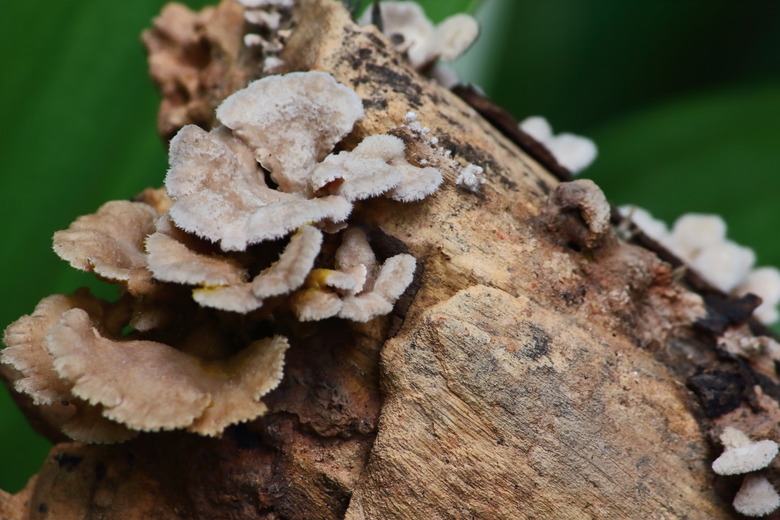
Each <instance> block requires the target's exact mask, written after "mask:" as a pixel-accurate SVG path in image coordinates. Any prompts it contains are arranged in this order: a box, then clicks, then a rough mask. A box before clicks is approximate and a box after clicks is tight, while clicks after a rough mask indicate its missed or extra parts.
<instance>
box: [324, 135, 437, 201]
mask: <svg viewBox="0 0 780 520" xmlns="http://www.w3.org/2000/svg"><path fill="white" fill-rule="evenodd" d="M405 148H406V147H405V146H404V143H403V141H401V139H399V138H398V137H395V136H392V135H372V136H369V137H366V138H365V139H363V141H361V142H360V144H359V145H357V146H356V147H355V148H354V149H353V150H352V151H350V152H346V151H345V152H341V153H338V154H331V155H328V156H327V157H326V158H325V159H324V160H323V161H322V162H321V163H320V164H318V165H317V166H316V167H315V168H314V170H313V171H312V173H311V177H310V179H309V182H310V185H311V189H312V190H314V191H315V192H321V193H329V194H333V195H339V196H341V197H344V198H345V199H347V200H349V201H354V200H361V199H367V198H369V197H375V196H378V195H382V194H387V196H388V197H390V198H391V199H394V200H398V201H401V202H412V201H415V200H421V199H424V198H425V197H427V196H428V195H431V194H432V193H433V192H435V191H436V189H437V188H438V187H439V185H440V184H441V182H442V176H441V173H440V172H439V170H437V169H436V168H431V167H430V166H429V167H426V168H418V167H416V166H414V165H412V164H410V163H409V162H408V161H407V160H406V157H405Z"/></svg>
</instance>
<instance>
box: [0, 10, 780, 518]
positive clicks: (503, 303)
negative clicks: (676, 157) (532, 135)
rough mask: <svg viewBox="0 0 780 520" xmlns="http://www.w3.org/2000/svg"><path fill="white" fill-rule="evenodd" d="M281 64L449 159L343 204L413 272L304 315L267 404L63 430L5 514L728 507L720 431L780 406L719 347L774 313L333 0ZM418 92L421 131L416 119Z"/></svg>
mask: <svg viewBox="0 0 780 520" xmlns="http://www.w3.org/2000/svg"><path fill="white" fill-rule="evenodd" d="M242 30H243V28H242V27H241V26H238V25H237V26H236V27H235V31H236V34H238V35H240V34H241V31H242ZM282 59H283V61H284V63H285V68H286V70H290V71H291V70H322V71H326V72H328V73H330V74H332V75H333V76H334V77H335V79H336V80H337V81H338V82H340V83H342V84H344V85H347V86H349V87H351V88H352V89H354V90H355V91H356V92H357V93H358V95H359V96H360V97H361V98H362V100H363V104H364V108H365V111H366V117H365V118H364V119H363V120H361V121H360V122H359V123H358V124H357V125H356V128H355V130H354V131H353V133H352V134H350V136H349V137H348V139H347V141H346V142H345V143H344V147H345V148H347V149H349V148H351V147H352V146H353V145H354V144H356V143H357V142H359V141H360V140H361V139H362V138H364V137H366V136H368V135H373V134H379V133H391V134H394V135H397V136H399V137H401V138H402V139H403V140H404V142H405V144H406V147H407V159H408V160H409V161H411V162H414V163H417V164H421V163H422V164H425V163H426V162H427V164H429V165H431V166H434V167H436V168H438V169H439V170H440V171H442V172H443V174H444V177H445V183H444V185H443V187H442V188H441V189H440V191H439V192H438V193H437V194H435V195H434V196H432V197H430V198H429V199H426V200H423V201H420V202H415V203H409V204H399V203H396V202H393V201H390V200H385V199H377V200H370V201H367V202H365V203H363V204H361V205H359V206H358V207H357V208H356V211H355V213H354V214H353V216H352V217H351V219H352V220H353V221H357V222H361V223H362V225H364V226H365V228H366V229H368V230H370V233H371V237H372V244H374V245H375V247H377V248H378V249H379V250H380V256H382V255H384V256H386V257H389V256H391V255H393V254H396V253H397V252H399V251H408V252H410V253H411V254H412V255H414V257H415V258H416V259H417V261H418V265H419V269H418V273H417V276H416V279H415V282H414V284H413V289H412V290H410V291H407V294H406V295H405V298H404V300H403V301H401V302H399V304H398V305H397V306H396V309H395V311H394V313H393V314H392V315H390V316H388V317H385V318H380V319H376V320H374V321H372V322H369V323H368V324H362V325H360V324H354V323H350V322H346V321H342V320H329V321H326V322H323V323H320V324H316V325H306V326H305V327H304V326H297V327H296V328H292V329H291V330H290V335H291V338H290V342H291V348H290V350H289V352H288V357H287V364H286V367H285V378H284V380H283V382H282V384H281V386H280V387H279V388H277V389H276V390H275V391H274V392H273V393H272V394H270V395H269V397H268V398H267V399H265V401H266V402H267V403H268V405H269V408H270V410H271V411H270V412H269V413H268V414H267V415H265V416H264V417H261V418H260V419H258V420H255V421H253V422H251V423H248V424H243V425H238V426H235V427H231V428H229V429H228V430H227V431H226V432H225V434H224V435H223V437H222V438H220V439H210V438H202V437H198V436H195V435H191V434H185V433H181V432H168V433H148V434H142V435H141V436H140V437H139V438H137V439H134V440H131V441H129V442H126V443H123V444H120V445H112V446H93V445H84V444H80V443H75V442H60V443H59V444H57V445H56V446H55V447H54V449H53V450H52V452H51V454H50V456H49V458H48V460H47V461H46V463H45V464H44V466H43V468H42V469H41V472H40V473H39V475H38V476H37V477H35V478H33V480H31V481H30V483H29V485H28V486H27V488H26V489H25V490H23V491H22V492H21V493H19V494H18V495H16V496H10V495H7V494H4V495H2V496H0V518H2V519H28V518H30V519H32V518H58V519H76V518H92V517H95V518H104V519H126V520H132V519H142V518H156V519H168V518H171V519H173V518H198V519H200V518H203V519H206V518H236V519H238V518H241V519H306V518H322V519H349V520H362V519H382V520H390V519H399V520H400V519H409V518H414V517H419V518H426V519H464V518H479V519H521V518H528V519H531V518H534V519H560V518H615V519H618V518H620V519H623V518H664V519H678V518H690V519H699V518H700V519H720V518H732V517H734V516H735V513H733V511H732V509H731V506H730V501H731V499H732V497H733V495H734V493H735V491H736V488H737V487H738V486H739V480H738V479H734V478H725V477H717V476H716V475H714V473H712V471H711V469H710V463H711V461H712V459H713V457H714V455H716V452H715V451H714V450H713V447H714V445H713V444H712V441H713V435H714V432H715V431H717V428H719V427H722V426H724V425H726V424H739V425H741V427H742V428H743V429H744V430H746V431H757V429H758V428H759V426H760V425H764V426H761V427H762V428H763V430H761V432H762V435H763V436H764V438H774V439H775V440H780V439H778V438H777V437H778V434H777V421H774V423H773V424H770V425H769V426H766V421H764V422H762V421H761V419H762V418H764V419H766V418H767V417H771V414H770V411H769V408H770V407H771V406H774V407H775V408H776V407H777V402H776V401H775V398H774V397H773V396H776V395H777V392H776V389H777V388H778V386H777V377H776V374H775V373H774V367H773V366H772V367H769V368H766V367H765V369H762V368H761V366H759V367H756V366H755V363H753V365H751V364H750V363H748V362H746V361H745V360H743V359H741V358H739V357H736V356H729V355H725V354H724V353H723V351H721V350H718V348H717V342H716V338H717V337H718V335H719V334H720V333H722V332H723V330H725V329H726V328H727V327H734V326H736V325H738V324H740V323H746V324H747V325H746V326H752V327H753V330H754V331H757V332H765V331H762V330H761V329H760V328H759V327H758V326H757V325H756V324H755V323H752V322H750V321H749V319H748V316H749V311H750V309H749V305H748V306H747V307H748V308H747V310H745V311H744V312H742V313H741V314H740V312H737V311H735V309H737V310H739V309H742V307H740V305H739V302H733V301H731V300H729V299H728V298H726V297H724V296H723V295H719V294H717V293H716V292H713V291H708V289H707V288H706V287H702V286H701V284H700V283H699V284H698V288H699V289H700V290H699V293H697V292H694V291H692V290H691V289H690V285H691V284H690V283H689V284H686V283H685V282H684V281H680V280H679V277H677V276H675V272H674V267H675V266H674V265H673V264H671V263H669V262H667V261H664V260H662V259H661V258H659V254H660V255H661V256H665V255H668V253H666V252H663V251H660V253H657V252H655V251H651V250H649V249H647V248H646V247H642V246H641V245H637V244H635V243H629V242H627V241H625V240H623V239H621V238H618V236H617V234H616V233H615V231H614V229H612V228H610V229H607V230H603V231H598V230H596V229H595V224H594V223H593V222H592V221H591V220H590V217H589V216H588V215H587V208H586V206H587V205H588V204H591V200H590V198H589V197H590V195H587V196H583V195H577V194H572V193H570V192H567V188H562V186H566V183H561V181H560V180H559V179H558V178H556V176H554V175H552V174H551V173H550V170H555V171H558V172H560V171H561V169H560V167H559V166H558V165H557V164H555V163H554V160H553V159H551V158H550V157H549V156H545V155H544V153H542V156H541V157H540V156H538V155H537V158H541V160H542V161H543V162H544V163H546V164H543V163H541V162H539V161H538V160H537V159H534V158H533V157H532V156H531V155H529V146H528V142H526V143H525V145H526V146H525V148H526V149H525V150H524V149H523V148H521V145H523V144H524V143H523V142H521V141H522V137H521V138H517V139H513V136H514V137H517V136H516V135H514V134H513V133H512V129H511V128H510V127H506V128H503V130H504V132H502V131H501V130H502V129H501V128H500V125H497V126H494V125H492V124H491V123H490V122H488V121H487V120H486V119H484V118H483V117H482V116H481V115H480V114H479V113H478V111H477V110H476V109H475V108H474V107H472V106H470V105H469V104H468V103H466V102H464V100H463V99H461V98H460V97H458V96H456V95H455V94H453V93H452V92H450V91H448V90H446V89H444V88H442V87H441V86H439V85H438V84H436V83H434V82H432V81H431V80H428V79H426V78H425V77H423V76H421V75H419V74H418V73H416V72H415V71H413V70H412V69H411V68H410V67H409V66H408V65H407V64H406V63H405V61H404V60H403V57H402V56H401V55H399V54H398V53H396V52H395V51H394V50H393V49H392V47H391V44H390V43H389V42H388V41H387V40H386V39H385V38H384V37H383V36H382V35H381V34H380V33H378V32H377V31H376V29H375V28H373V27H367V28H360V27H357V26H356V25H354V24H353V23H352V21H351V20H350V18H349V15H348V14H347V12H346V10H345V9H344V8H343V7H342V6H341V4H340V3H338V2H334V1H330V0H305V1H303V2H301V5H300V6H299V7H298V8H297V9H296V26H295V29H294V31H293V33H292V35H291V36H290V39H289V40H288V41H287V43H286V46H285V50H284V52H283V54H282ZM231 60H233V61H232V62H231V63H230V66H231V67H249V64H250V63H251V64H252V66H256V62H254V61H251V60H244V61H242V60H240V59H239V60H236V59H233V58H231ZM254 70H255V69H248V68H247V70H245V71H244V72H243V73H242V74H241V75H238V74H232V75H231V77H239V76H240V77H243V78H251V77H253V76H254V72H253V71H254ZM220 74H224V71H223V72H221V73H220ZM200 101H201V102H203V103H210V104H211V105H214V104H216V103H218V100H215V99H213V97H207V98H204V99H203V100H200ZM482 102H483V103H486V102H485V101H484V100H482ZM473 104H474V105H475V106H476V107H477V108H480V109H481V110H482V111H483V112H484V111H485V108H484V105H482V106H478V104H479V103H473ZM488 105H489V104H488ZM410 111H413V112H415V113H416V114H417V117H418V119H419V121H420V122H421V123H422V125H424V126H426V127H428V128H429V129H430V132H429V133H428V134H426V135H422V134H421V133H420V132H418V131H415V130H414V129H413V128H411V127H410V126H409V125H404V124H403V123H404V116H405V115H406V114H407V113H408V112H410ZM198 113H203V108H202V107H200V106H199V109H198ZM177 117H178V116H177ZM186 122H187V121H179V122H178V123H177V124H179V125H181V124H184V123H186ZM510 126H511V125H510ZM161 128H164V129H165V132H166V134H169V133H170V129H171V126H170V122H168V123H165V122H161ZM430 137H436V138H437V139H438V144H431V141H430V140H429V138H430ZM532 144H533V143H532ZM530 151H531V152H532V151H533V150H530ZM469 164H473V165H477V166H480V167H482V168H484V170H485V174H484V178H485V179H486V182H485V184H483V185H481V187H480V189H479V190H474V191H470V190H467V189H464V188H463V187H461V186H459V185H457V184H456V182H455V181H456V178H457V177H458V175H459V174H460V172H461V171H462V170H464V169H465V168H466V167H467V166H468V165H469ZM564 173H565V172H564ZM640 240H643V239H642V238H641V237H640ZM665 258H666V259H667V260H671V261H672V262H674V259H673V258H670V257H668V256H665ZM700 293H701V294H700ZM705 316H706V317H707V319H705V320H702V318H704V317H705ZM745 334H746V335H747V336H750V335H751V334H752V333H750V332H745ZM762 366H763V365H762ZM702 374H704V375H708V376H710V377H711V380H707V381H709V382H707V381H704V380H703V379H701V377H702ZM734 374H737V375H738V376H739V377H740V378H741V379H740V381H742V382H741V383H737V384H736V388H735V387H733V385H732V387H729V388H726V389H723V388H720V389H718V388H719V387H718V384H719V383H722V382H723V381H727V380H728V381H731V379H729V377H731V376H732V375H734ZM692 377H698V378H699V379H694V380H693V381H692V380H691V378H692ZM716 383H718V384H716ZM727 386H728V385H727ZM756 386H759V387H760V388H759V389H756ZM708 392H709V393H708ZM757 396H758V397H760V398H761V399H758V398H757ZM708 398H711V399H709V400H708ZM727 399H731V401H728V404H723V403H724V402H726V401H724V400H727ZM28 410H29V408H28ZM30 413H31V414H33V415H34V414H35V412H34V411H30ZM729 414H731V415H729ZM729 417H731V418H729ZM740 421H741V422H740ZM751 421H752V422H751ZM770 422H771V421H770ZM773 471H774V470H773ZM770 478H774V473H772V474H771V475H770Z"/></svg>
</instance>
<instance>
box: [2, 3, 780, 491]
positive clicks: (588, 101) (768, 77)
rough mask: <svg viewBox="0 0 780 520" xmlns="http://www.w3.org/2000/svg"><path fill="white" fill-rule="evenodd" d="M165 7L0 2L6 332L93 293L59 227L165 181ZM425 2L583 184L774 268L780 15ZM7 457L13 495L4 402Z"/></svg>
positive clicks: (35, 445) (39, 444)
mask: <svg viewBox="0 0 780 520" xmlns="http://www.w3.org/2000/svg"><path fill="white" fill-rule="evenodd" d="M163 3H164V2H163V1H162V0H133V1H132V2H120V1H114V0H71V1H68V2H64V1H62V0H0V7H2V12H3V16H2V17H0V71H2V73H0V118H1V120H2V121H3V125H2V128H3V129H2V139H0V160H1V161H2V162H1V164H2V175H0V183H1V184H0V211H2V215H3V218H2V224H1V225H2V227H3V229H2V232H3V236H4V237H5V242H4V245H3V247H2V257H1V258H2V259H1V260H0V262H1V264H0V265H2V270H3V277H2V287H1V290H2V294H3V295H5V296H4V298H3V299H2V301H0V327H3V328H4V327H5V326H7V325H8V324H9V323H10V322H11V321H13V320H15V319H16V318H18V317H19V316H21V315H23V314H27V313H30V312H31V311H32V310H33V308H34V307H35V304H36V303H37V302H38V301H39V300H40V299H41V298H42V297H44V296H46V295H48V294H51V293H55V292H70V291H72V290H74V289H75V288H76V287H78V286H80V285H85V284H88V283H89V284H92V280H91V277H89V276H88V275H84V274H81V273H78V272H75V271H73V270H72V269H70V268H68V267H67V266H66V264H65V263H64V262H62V261H60V260H59V259H58V258H57V257H56V256H55V255H54V253H52V252H51V244H50V238H51V234H52V233H53V232H54V231H56V230H58V229H64V228H66V227H67V226H68V225H69V224H70V222H71V221H72V220H73V219H75V218H76V217H77V216H79V215H82V214H86V213H91V212H94V211H95V209H96V208H97V207H98V206H99V205H100V204H102V203H103V202H105V201H107V200H111V199H120V198H129V197H131V196H133V195H134V194H135V193H137V192H139V191H140V190H141V189H143V188H144V187H146V186H159V185H160V184H161V182H162V178H163V176H164V173H165V169H166V159H165V152H164V146H163V144H162V143H161V141H160V140H159V139H158V137H157V136H156V134H155V113H156V107H157V94H156V92H155V89H154V87H153V86H152V84H151V82H150V81H149V80H148V79H147V74H146V63H145V56H144V54H143V51H142V48H141V45H140V43H139V34H140V32H141V30H142V29H143V28H145V27H147V26H148V25H149V23H150V20H151V19H152V17H153V16H155V15H156V13H158V12H159V10H160V8H161V6H162V5H163ZM185 3H186V4H188V5H190V6H193V7H201V6H202V5H205V4H206V3H207V2H203V1H200V0H199V1H194V0H188V1H187V2H185ZM424 4H425V5H426V8H427V9H428V10H429V13H430V14H432V17H434V18H439V19H440V18H441V17H443V16H445V15H447V14H450V13H452V12H455V11H457V10H458V9H460V8H463V7H467V8H473V6H475V5H478V6H479V9H478V13H477V14H478V17H479V18H480V19H481V21H482V24H483V25H482V37H481V39H480V41H479V43H478V44H477V45H475V46H474V48H472V50H471V51H470V52H469V54H468V55H467V56H466V57H465V58H464V59H462V60H461V61H460V62H459V63H458V65H457V68H458V70H459V72H460V74H461V77H462V79H464V80H468V81H471V82H473V83H475V84H477V85H479V86H480V87H482V88H483V89H484V90H485V91H486V92H487V94H488V95H489V96H490V97H491V98H493V99H494V100H495V101H496V102H497V103H498V104H499V105H502V106H504V107H505V108H507V109H508V110H509V111H510V112H512V113H513V114H514V115H515V117H517V118H518V119H522V118H524V117H525V116H528V115H544V116H546V117H547V118H548V119H549V120H550V122H551V123H552V125H553V127H554V128H555V130H556V131H570V132H576V133H580V134H583V135H586V136H589V137H591V138H593V139H594V140H595V141H596V143H597V144H598V146H599V150H600V156H599V158H598V160H597V161H596V163H595V164H594V166H592V167H591V168H590V169H589V170H587V171H586V172H585V173H584V174H583V176H585V177H590V178H593V179H594V180H596V182H597V183H598V184H600V185H601V186H602V188H603V189H604V190H605V191H606V193H607V195H608V197H610V199H611V200H613V201H614V202H617V203H627V202H632V203H636V204H639V205H641V206H644V207H646V208H648V209H649V210H650V211H651V212H653V213H654V214H655V215H656V216H659V217H661V218H664V219H666V220H667V221H669V220H672V219H674V218H675V217H677V216H678V215H679V214H681V213H683V212H687V211H700V212H713V213H720V214H722V215H724V216H725V218H726V220H727V222H728V224H729V235H730V237H732V238H734V239H735V240H737V241H738V242H740V243H743V244H746V245H749V246H751V247H753V248H754V249H756V251H757V253H758V258H759V263H760V264H770V265H780V243H778V240H777V239H776V236H775V233H776V230H777V229H778V228H779V227H780V207H778V195H779V194H780V175H778V174H779V173H780V171H779V170H780V166H779V165H780V128H778V125H780V2H776V1H749V0H728V1H725V0H707V1H702V0H633V1H627V0H590V1H587V0H483V1H482V2H479V1H476V2H475V1H474V0H471V1H465V0H464V1H461V0H457V1H456V0H451V1H450V0H432V1H428V2H424ZM93 286H94V284H93ZM0 446H2V448H0V488H2V489H5V490H9V491H17V490H18V489H20V488H21V487H22V486H23V485H24V483H25V482H26V481H27V479H28V478H29V476H30V475H32V474H33V473H34V472H35V471H37V469H38V467H39V466H40V464H41V462H42V460H43V458H44V456H45V454H46V452H47V450H48V448H49V446H48V444H47V443H46V441H43V440H42V439H40V438H38V437H37V436H36V435H35V434H34V433H33V432H32V431H31V430H30V428H29V427H28V426H27V425H26V423H25V422H24V419H23V418H22V417H21V415H20V414H19V412H18V411H17V410H16V409H15V408H14V406H13V404H12V403H11V401H10V398H9V397H8V394H7V392H5V391H4V390H0Z"/></svg>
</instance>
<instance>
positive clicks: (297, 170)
mask: <svg viewBox="0 0 780 520" xmlns="http://www.w3.org/2000/svg"><path fill="white" fill-rule="evenodd" d="M362 117H363V104H362V102H361V100H360V98H359V97H358V96H357V94H355V92H354V91H353V90H351V89H349V88H347V87H345V86H344V85H340V84H339V83H336V81H335V80H334V79H333V77H332V76H331V75H330V74H327V73H325V72H318V71H311V72H292V73H290V74H285V75H283V76H269V77H266V78H263V79H259V80H257V81H253V82H252V83H250V84H249V86H247V87H246V88H245V89H242V90H239V91H238V92H236V93H235V94H233V95H231V96H230V97H228V98H227V99H226V100H225V101H223V102H222V104H221V105H220V106H219V107H218V108H217V119H219V121H220V122H221V123H222V124H223V125H225V126H227V127H228V128H230V129H231V130H233V132H234V133H235V135H237V136H238V137H240V138H241V139H243V140H244V142H246V144H247V145H248V146H249V147H250V148H251V149H252V151H253V153H254V156H255V158H256V159H257V161H258V162H259V163H260V164H261V165H262V166H263V167H264V168H266V169H267V170H269V171H270V172H271V178H272V179H273V180H274V182H276V183H277V184H278V185H279V188H280V189H281V190H282V191H286V192H288V193H303V192H305V190H306V184H307V182H306V181H307V176H308V174H309V172H310V171H311V169H312V168H314V166H315V165H316V164H317V162H318V161H321V160H322V159H324V158H325V156H326V155H327V154H328V153H330V151H331V150H333V147H334V146H335V145H336V143H338V142H339V141H340V140H341V139H342V138H343V137H344V136H345V135H347V133H349V131H350V130H352V126H353V125H354V124H355V122H356V121H358V120H359V119H361V118H362Z"/></svg>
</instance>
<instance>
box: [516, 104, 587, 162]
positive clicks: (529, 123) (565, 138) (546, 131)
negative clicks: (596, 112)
mask: <svg viewBox="0 0 780 520" xmlns="http://www.w3.org/2000/svg"><path fill="white" fill-rule="evenodd" d="M518 126H519V128H520V130H522V131H523V132H525V133H527V134H528V135H530V136H531V137H533V138H534V139H536V140H537V141H539V142H540V143H542V144H543V145H544V146H545V147H546V148H547V149H548V150H549V151H550V153H552V154H553V156H554V157H555V160H556V161H558V164H560V165H561V166H563V167H564V168H566V169H567V170H569V171H570V172H572V173H574V174H577V173H579V172H581V171H582V170H584V169H585V168H587V167H588V166H590V165H591V164H592V163H593V161H595V160H596V156H597V155H598V149H597V148H596V144H595V143H594V142H593V141H591V140H590V139H588V138H587V137H583V136H580V135H575V134H569V133H561V134H556V135H553V132H552V127H551V126H550V123H548V122H547V120H546V119H545V118H543V117H541V116H531V117H528V118H526V119H524V120H523V121H521V122H520V124H519V125H518Z"/></svg>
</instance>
